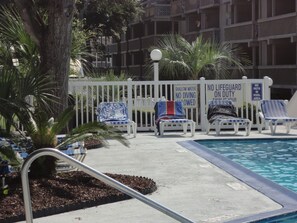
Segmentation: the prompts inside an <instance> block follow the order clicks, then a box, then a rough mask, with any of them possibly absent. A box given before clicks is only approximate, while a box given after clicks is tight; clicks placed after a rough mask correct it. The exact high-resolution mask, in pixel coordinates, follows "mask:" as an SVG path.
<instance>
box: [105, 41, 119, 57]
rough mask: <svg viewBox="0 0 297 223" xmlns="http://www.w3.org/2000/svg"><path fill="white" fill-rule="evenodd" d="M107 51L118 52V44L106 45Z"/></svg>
mask: <svg viewBox="0 0 297 223" xmlns="http://www.w3.org/2000/svg"><path fill="white" fill-rule="evenodd" d="M106 51H107V52H108V53H110V54H114V53H117V52H118V44H117V43H113V44H111V45H107V46H106Z"/></svg>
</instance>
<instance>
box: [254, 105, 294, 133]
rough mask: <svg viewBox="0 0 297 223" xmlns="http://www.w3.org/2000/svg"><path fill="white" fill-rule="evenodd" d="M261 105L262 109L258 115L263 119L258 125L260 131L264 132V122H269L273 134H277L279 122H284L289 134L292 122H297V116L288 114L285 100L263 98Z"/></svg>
mask: <svg viewBox="0 0 297 223" xmlns="http://www.w3.org/2000/svg"><path fill="white" fill-rule="evenodd" d="M260 107H261V111H260V112H259V113H258V117H259V118H260V119H261V123H260V124H259V125H258V131H259V133H261V132H262V129H263V127H264V124H265V123H268V124H269V127H270V130H271V133H272V134H275V131H276V127H277V125H278V124H284V125H285V126H286V132H287V134H288V133H290V129H291V126H292V124H294V123H297V118H296V117H290V116H288V113H287V106H286V103H285V101H284V100H262V101H260Z"/></svg>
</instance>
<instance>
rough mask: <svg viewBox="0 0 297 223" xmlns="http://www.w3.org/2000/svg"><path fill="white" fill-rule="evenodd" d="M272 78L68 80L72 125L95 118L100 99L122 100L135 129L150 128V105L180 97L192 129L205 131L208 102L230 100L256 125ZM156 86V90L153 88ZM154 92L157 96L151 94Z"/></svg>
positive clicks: (151, 111)
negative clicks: (73, 108) (73, 114)
mask: <svg viewBox="0 0 297 223" xmlns="http://www.w3.org/2000/svg"><path fill="white" fill-rule="evenodd" d="M271 85H272V80H271V79H270V78H269V77H264V79H247V78H246V77H243V78H242V79H233V80H230V79H224V80H205V78H203V77H202V78H200V80H184V81H132V80H131V79H128V80H127V81H116V82H102V81H96V80H85V79H78V80H70V81H69V91H70V94H72V95H73V96H74V98H75V104H76V126H78V125H80V124H83V123H87V122H91V121H95V120H96V107H97V105H98V104H99V103H100V102H103V101H125V102H126V103H127V106H128V113H129V116H130V117H132V119H133V120H134V121H135V122H136V123H137V125H138V127H137V129H138V131H150V130H153V126H154V121H153V113H154V104H155V102H156V101H157V100H181V101H183V104H184V107H185V109H186V115H187V118H189V119H192V120H194V121H195V122H196V129H198V130H205V127H206V116H205V113H206V111H207V104H208V101H209V100H211V99H213V98H215V99H231V100H233V101H234V103H235V105H236V108H237V112H238V114H239V116H240V117H246V118H249V119H250V120H251V121H252V123H253V124H252V127H256V123H257V120H256V113H257V111H258V109H259V108H258V102H259V100H262V99H270V86H271ZM156 88H158V90H157V91H155V89H156ZM156 92H157V94H158V95H155V94H156Z"/></svg>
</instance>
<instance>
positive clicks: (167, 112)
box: [155, 101, 186, 124]
mask: <svg viewBox="0 0 297 223" xmlns="http://www.w3.org/2000/svg"><path fill="white" fill-rule="evenodd" d="M185 117H186V114H185V111H184V109H183V104H182V102H181V101H159V102H157V103H156V104H155V122H156V124H159V122H160V120H162V119H184V118H185Z"/></svg>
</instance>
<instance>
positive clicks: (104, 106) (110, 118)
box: [97, 102, 137, 137]
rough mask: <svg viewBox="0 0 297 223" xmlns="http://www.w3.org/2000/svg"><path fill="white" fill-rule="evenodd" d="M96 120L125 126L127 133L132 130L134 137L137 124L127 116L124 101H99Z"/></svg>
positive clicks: (116, 125)
mask: <svg viewBox="0 0 297 223" xmlns="http://www.w3.org/2000/svg"><path fill="white" fill-rule="evenodd" d="M97 121H99V122H104V123H105V124H107V125H111V126H115V127H121V126H124V127H127V132H128V135H130V133H131V129H132V132H133V136H134V137H136V130H137V124H136V123H135V122H134V121H132V120H130V119H129V117H128V109H127V106H126V104H125V103H124V102H101V103H100V104H99V105H98V108H97Z"/></svg>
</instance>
